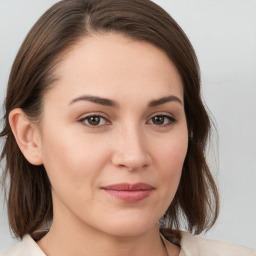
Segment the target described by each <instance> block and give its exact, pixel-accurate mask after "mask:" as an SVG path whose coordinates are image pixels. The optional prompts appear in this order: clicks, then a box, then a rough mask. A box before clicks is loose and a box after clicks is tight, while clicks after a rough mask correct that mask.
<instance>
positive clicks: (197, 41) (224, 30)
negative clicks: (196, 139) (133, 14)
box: [0, 0, 256, 253]
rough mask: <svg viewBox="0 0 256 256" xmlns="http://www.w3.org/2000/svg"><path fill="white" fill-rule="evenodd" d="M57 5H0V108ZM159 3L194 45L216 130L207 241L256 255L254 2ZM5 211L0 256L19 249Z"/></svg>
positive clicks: (44, 1) (20, 0)
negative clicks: (40, 25) (25, 48)
mask: <svg viewBox="0 0 256 256" xmlns="http://www.w3.org/2000/svg"><path fill="white" fill-rule="evenodd" d="M55 2H57V1H55V0H36V1H35V0H30V1H29V0H0V38H1V40H0V104H1V105H2V103H3V100H4V96H5V89H6V84H7V80H8V74H9V71H10V68H11V64H12V62H13V59H14V57H15V55H16V53H17V50H18V48H19V46H20V44H21V42H22V41H23V39H24V37H25V35H26V33H27V32H28V30H29V29H30V28H31V26H32V25H33V24H34V22H35V21H36V20H37V19H38V18H39V16H40V15H41V14H42V13H43V12H44V11H45V10H46V9H48V8H49V7H50V6H51V5H52V4H53V3H55ZM155 2H156V3H158V4H160V5H161V6H162V7H164V8H165V9H166V10H167V11H168V12H169V13H170V14H171V15H172V16H173V17H174V19H176V21H177V22H178V23H179V24H180V25H181V27H182V28H183V29H184V31H185V32H186V34H187V35H188V37H189V38H190V40H191V42H192V44H193V45H194V47H195V50H196V52H197V54H198V58H199V62H200V65H201V70H202V85H203V96H204V99H205V102H206V103H207V105H208V107H209V109H210V110H211V112H212V114H213V116H214V117H215V120H216V123H217V129H218V133H219V144H218V146H217V144H216V143H213V144H212V145H213V146H212V147H211V148H210V151H209V162H210V165H211V166H212V168H213V172H214V174H215V176H216V179H217V183H218V186H219V189H220V194H221V212H220V217H219V219H218V221H217V224H216V225H215V227H214V228H213V229H212V230H211V231H210V232H208V233H207V235H206V236H207V237H209V238H215V239H222V240H229V241H232V242H236V243H240V244H244V245H246V246H249V247H252V248H254V249H256V199H255V195H256V186H255V184H256V136H255V133H256V0H240V1H235V0H232V1H228V0H221V1H216V0H204V1H203V0H201V1H196V0H186V1H182V0H175V1H174V0H162V1H161V0H155ZM2 113H3V111H2V109H1V116H2ZM1 145H2V144H1ZM2 205H3V203H2V199H1V200H0V253H1V252H3V251H4V250H6V249H7V248H8V247H10V246H11V245H13V244H15V243H16V241H15V240H13V239H12V238H11V235H10V232H9V228H8V224H7V218H6V209H5V208H4V210H2V208H3V206H2Z"/></svg>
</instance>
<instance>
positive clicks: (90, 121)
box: [79, 115, 110, 128]
mask: <svg viewBox="0 0 256 256" xmlns="http://www.w3.org/2000/svg"><path fill="white" fill-rule="evenodd" d="M79 122H82V123H83V124H84V125H86V126H89V127H95V128H96V127H100V126H103V125H107V124H109V123H110V122H109V121H108V120H107V119H106V118H104V117H103V116H99V115H90V116H87V117H83V118H81V119H80V120H79Z"/></svg>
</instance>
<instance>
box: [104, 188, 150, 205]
mask: <svg viewBox="0 0 256 256" xmlns="http://www.w3.org/2000/svg"><path fill="white" fill-rule="evenodd" d="M102 189H103V190H104V191H105V192H107V193H108V194H109V195H111V196H113V197H115V198H117V199H120V200H123V201H126V202H137V201H141V200H143V199H145V198H147V197H148V196H149V195H150V194H151V192H152V191H153V190H154V187H152V186H150V185H148V184H145V183H136V184H128V183H120V184H113V185H109V186H105V187H102Z"/></svg>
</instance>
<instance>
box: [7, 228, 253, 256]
mask: <svg viewBox="0 0 256 256" xmlns="http://www.w3.org/2000/svg"><path fill="white" fill-rule="evenodd" d="M181 235H182V239H181V250H180V254H179V256H256V252H255V251H253V250H252V249H249V248H247V247H244V246H241V245H236V244H233V243H229V242H224V241H217V240H210V239H206V238H203V237H200V236H194V235H191V234H189V233H187V232H182V233H181ZM2 256H46V255H45V253H44V252H43V251H42V250H41V249H40V247H39V246H38V245H37V243H36V242H35V241H34V239H33V238H32V237H31V236H30V235H26V236H24V238H23V239H22V241H21V242H20V243H18V244H17V245H15V246H14V247H12V248H11V249H10V250H8V251H7V252H6V253H4V254H3V255H2Z"/></svg>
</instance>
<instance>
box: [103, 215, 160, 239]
mask: <svg viewBox="0 0 256 256" xmlns="http://www.w3.org/2000/svg"><path fill="white" fill-rule="evenodd" d="M156 227H158V219H157V220H155V221H153V220H149V219H148V218H146V216H145V217H144V218H136V217H135V218H133V217H130V218H126V219H123V220H122V219H116V220H113V221H110V222H109V224H107V223H105V224H104V229H105V232H106V233H109V234H111V235H113V236H119V237H132V236H140V235H143V234H145V233H147V232H149V231H150V230H152V229H154V228H156Z"/></svg>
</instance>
